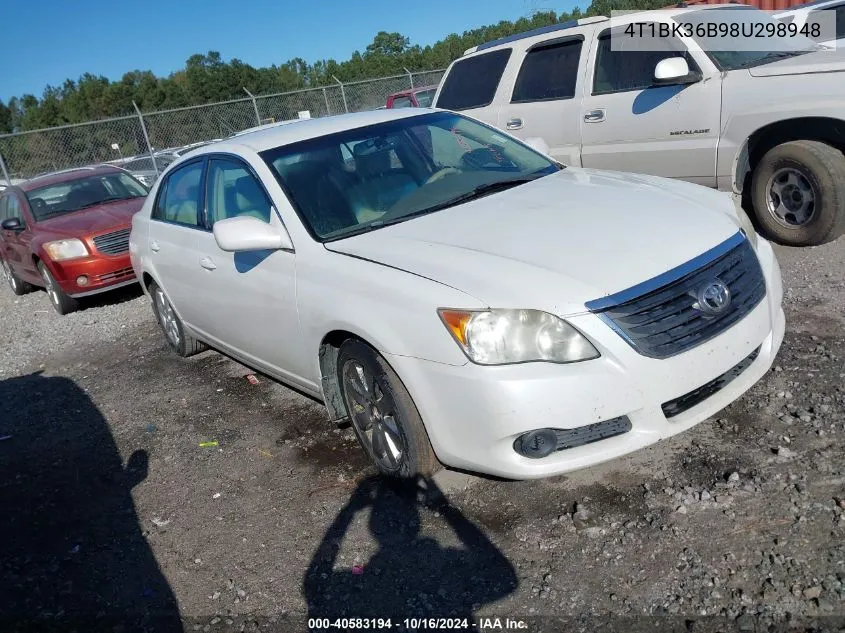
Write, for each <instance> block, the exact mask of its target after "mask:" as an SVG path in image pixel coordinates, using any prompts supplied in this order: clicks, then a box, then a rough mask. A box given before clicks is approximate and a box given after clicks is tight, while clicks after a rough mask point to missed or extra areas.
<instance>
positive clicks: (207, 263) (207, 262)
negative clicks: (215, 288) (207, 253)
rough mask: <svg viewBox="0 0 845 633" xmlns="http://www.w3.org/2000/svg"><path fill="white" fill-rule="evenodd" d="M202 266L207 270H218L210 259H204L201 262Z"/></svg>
mask: <svg viewBox="0 0 845 633" xmlns="http://www.w3.org/2000/svg"><path fill="white" fill-rule="evenodd" d="M200 266H202V267H203V268H205V269H206V270H214V269H215V268H217V265H216V264H215V263H214V262H213V261H212V259H211V258H210V257H203V258H202V259H201V260H200Z"/></svg>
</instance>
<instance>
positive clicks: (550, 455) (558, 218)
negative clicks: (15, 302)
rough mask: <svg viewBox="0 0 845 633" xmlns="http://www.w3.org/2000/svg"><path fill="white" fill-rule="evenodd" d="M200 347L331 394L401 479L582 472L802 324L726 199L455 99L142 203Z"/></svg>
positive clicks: (329, 129)
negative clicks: (523, 138)
mask: <svg viewBox="0 0 845 633" xmlns="http://www.w3.org/2000/svg"><path fill="white" fill-rule="evenodd" d="M130 250H131V256H132V264H133V266H134V268H135V271H136V273H137V275H138V278H139V279H142V280H143V286H144V288H145V289H146V291H147V292H148V293H149V294H150V295H151V296H152V299H153V306H154V310H155V313H156V316H157V318H158V320H159V322H160V324H161V326H162V329H163V330H164V333H165V335H166V338H167V341H168V343H169V344H170V345H171V346H172V347H173V348H174V349H175V350H176V351H177V352H178V353H179V354H181V355H183V356H187V355H189V354H193V353H195V352H197V351H198V350H200V349H203V347H204V345H205V344H208V345H211V346H213V347H215V348H218V349H220V350H223V351H225V352H226V353H227V354H229V355H231V356H233V357H235V358H237V359H238V360H240V361H242V362H243V363H245V364H246V365H249V366H251V367H254V368H256V369H258V370H260V371H262V372H264V373H266V374H268V375H270V376H272V377H274V378H276V379H278V380H281V381H283V382H286V383H288V384H291V385H293V386H295V387H296V388H298V389H300V390H302V391H304V392H306V393H309V394H311V395H313V396H314V397H315V398H319V399H321V400H322V401H324V402H325V404H326V407H327V409H328V413H329V417H330V419H331V420H333V421H341V420H350V421H351V423H352V426H353V428H354V430H355V432H356V434H357V436H358V438H359V440H360V441H361V444H362V445H363V447H364V449H365V451H366V452H367V454H368V455H369V456H370V458H371V459H372V461H373V463H374V464H375V465H376V466H377V467H378V468H379V469H380V470H381V471H382V472H383V473H386V474H389V475H400V476H406V475H412V474H416V473H425V472H429V471H431V470H433V469H435V468H436V467H437V465H438V461H439V462H442V463H445V464H447V465H450V466H455V467H460V468H465V469H470V470H475V471H481V472H485V473H491V474H494V475H500V476H504V477H513V478H532V477H543V476H548V475H554V474H558V473H563V472H566V471H569V470H573V469H576V468H581V467H584V466H588V465H590V464H595V463H598V462H601V461H605V460H608V459H611V458H613V457H616V456H618V455H622V454H624V453H628V452H630V451H633V450H635V449H637V448H640V447H643V446H646V445H648V444H651V443H653V442H657V441H658V440H660V439H661V438H665V437H668V436H670V435H673V434H675V433H678V432H680V431H683V430H684V429H688V428H689V427H691V426H693V425H694V424H697V423H698V422H701V421H702V420H704V419H706V418H707V417H708V416H711V415H713V414H714V413H715V412H716V411H718V410H719V409H721V408H723V407H724V406H726V405H727V404H728V403H730V402H731V401H732V400H734V399H736V398H737V397H739V395H740V394H742V393H743V392H744V391H745V390H746V389H748V388H749V387H750V386H751V385H752V384H753V383H754V382H755V381H757V380H758V379H759V378H760V377H761V376H762V375H763V374H764V373H765V372H766V371H767V370H768V368H769V367H770V365H771V364H772V361H773V359H774V357H775V354H776V353H777V350H778V348H779V346H780V344H781V340H782V338H783V333H784V315H783V310H782V309H781V298H782V289H781V279H780V271H779V268H778V264H777V261H776V260H775V257H774V254H773V252H772V248H771V247H770V245H769V243H768V242H766V241H765V240H763V239H758V237H757V235H756V234H755V233H754V231H753V228H752V227H751V226H750V223H749V222H748V219H747V217H745V216H744V214H743V213H742V211H741V210H737V209H736V208H735V207H734V205H733V204H732V203H731V201H730V199H729V198H727V197H726V196H723V195H721V194H718V193H716V192H712V191H710V190H708V189H706V188H703V187H698V186H696V185H690V184H688V183H683V182H673V181H669V180H663V179H660V178H655V177H648V176H632V175H623V174H614V173H603V172H597V171H592V170H585V169H578V168H565V167H563V166H562V165H560V164H558V163H556V162H554V161H552V160H551V159H549V158H547V157H545V156H543V155H542V154H540V153H538V152H536V151H534V150H533V149H531V148H530V147H527V146H526V145H524V144H522V143H520V142H519V141H517V140H516V139H514V138H512V137H510V136H509V135H506V134H504V133H502V132H499V131H498V130H496V129H494V128H492V127H489V126H487V125H483V124H481V123H477V122H475V121H473V120H471V119H468V118H466V117H463V116H461V115H457V114H453V113H450V112H433V111H421V110H415V109H400V110H380V111H373V112H364V113H358V114H350V115H344V116H339V117H327V118H321V119H313V120H308V121H300V122H298V123H297V124H296V125H285V126H278V127H273V128H269V129H265V130H262V131H257V132H252V133H249V134H244V135H242V136H238V137H234V138H231V139H228V140H226V141H223V142H220V143H215V144H212V145H207V146H205V147H202V148H200V149H198V150H196V151H195V152H193V153H191V154H189V155H188V156H187V157H185V158H183V159H181V160H180V161H178V162H177V163H175V164H174V165H172V166H171V167H170V168H169V169H168V171H167V172H165V173H164V174H163V175H162V177H161V178H160V179H159V180H158V182H157V183H156V185H155V186H154V187H153V190H152V192H151V193H150V195H149V197H148V198H147V201H146V203H145V205H144V208H143V209H142V210H141V211H140V212H139V213H138V214H136V215H135V218H134V222H133V227H132V235H131V239H130Z"/></svg>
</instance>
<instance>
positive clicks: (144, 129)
mask: <svg viewBox="0 0 845 633" xmlns="http://www.w3.org/2000/svg"><path fill="white" fill-rule="evenodd" d="M132 105H133V106H134V108H135V112H137V113H138V120H139V121H140V122H141V131H142V132H143V133H144V140H145V141H146V142H147V149H148V150H149V151H150V160H152V161H153V169H154V170H155V172H156V180H158V177H159V176H160V175H161V174H159V173H158V164H157V163H156V157H155V154H153V146H152V145H151V144H150V135H149V134H147V125H146V123H144V115H143V114H141V109H140V108H139V107H138V104H137V103H135V102H134V101H133V102H132Z"/></svg>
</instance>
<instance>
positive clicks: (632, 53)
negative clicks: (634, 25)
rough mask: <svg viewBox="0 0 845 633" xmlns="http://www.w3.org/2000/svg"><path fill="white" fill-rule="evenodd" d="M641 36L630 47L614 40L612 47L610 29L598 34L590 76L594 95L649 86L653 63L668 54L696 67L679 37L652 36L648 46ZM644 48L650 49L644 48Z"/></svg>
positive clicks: (695, 68) (652, 77)
mask: <svg viewBox="0 0 845 633" xmlns="http://www.w3.org/2000/svg"><path fill="white" fill-rule="evenodd" d="M620 31H621V29H620ZM643 39H644V38H639V37H638V38H636V39H635V40H634V41H632V42H631V48H632V50H624V47H625V45H626V44H627V42H624V41H623V42H620V41H617V42H616V43H615V44H614V45H613V50H612V49H611V33H610V31H609V30H608V31H605V32H604V33H602V34H601V35H600V36H599V42H598V51H597V53H596V70H595V76H594V77H593V94H594V95H600V94H610V93H613V92H629V91H632V90H644V89H646V88H650V87H651V86H652V85H653V84H654V68H655V66H657V63H658V62H659V61H661V60H663V59H666V58H667V57H683V58H684V59H686V60H687V64H689V67H690V70H697V69H698V66H697V65H696V64H695V62H694V61H693V59H692V57H691V56H690V54H689V52H688V51H687V49H686V46H684V44H683V42H681V40H679V39H678V38H676V37H659V38H654V39H653V40H651V41H650V42H649V43H648V44H647V45H646V44H645V43H644V42H643V41H642V40H643ZM646 48H648V49H650V50H644V49H646Z"/></svg>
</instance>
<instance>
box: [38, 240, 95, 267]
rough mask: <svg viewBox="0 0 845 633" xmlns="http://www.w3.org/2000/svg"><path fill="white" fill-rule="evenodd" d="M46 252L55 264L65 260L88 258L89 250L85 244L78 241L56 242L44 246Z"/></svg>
mask: <svg viewBox="0 0 845 633" xmlns="http://www.w3.org/2000/svg"><path fill="white" fill-rule="evenodd" d="M44 250H45V251H47V255H49V256H50V259H52V260H53V261H54V262H60V261H62V260H65V259H77V258H79V257H88V249H87V248H85V244H83V243H82V242H81V241H79V240H76V239H70V240H57V241H55V242H47V243H46V244H45V245H44Z"/></svg>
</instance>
